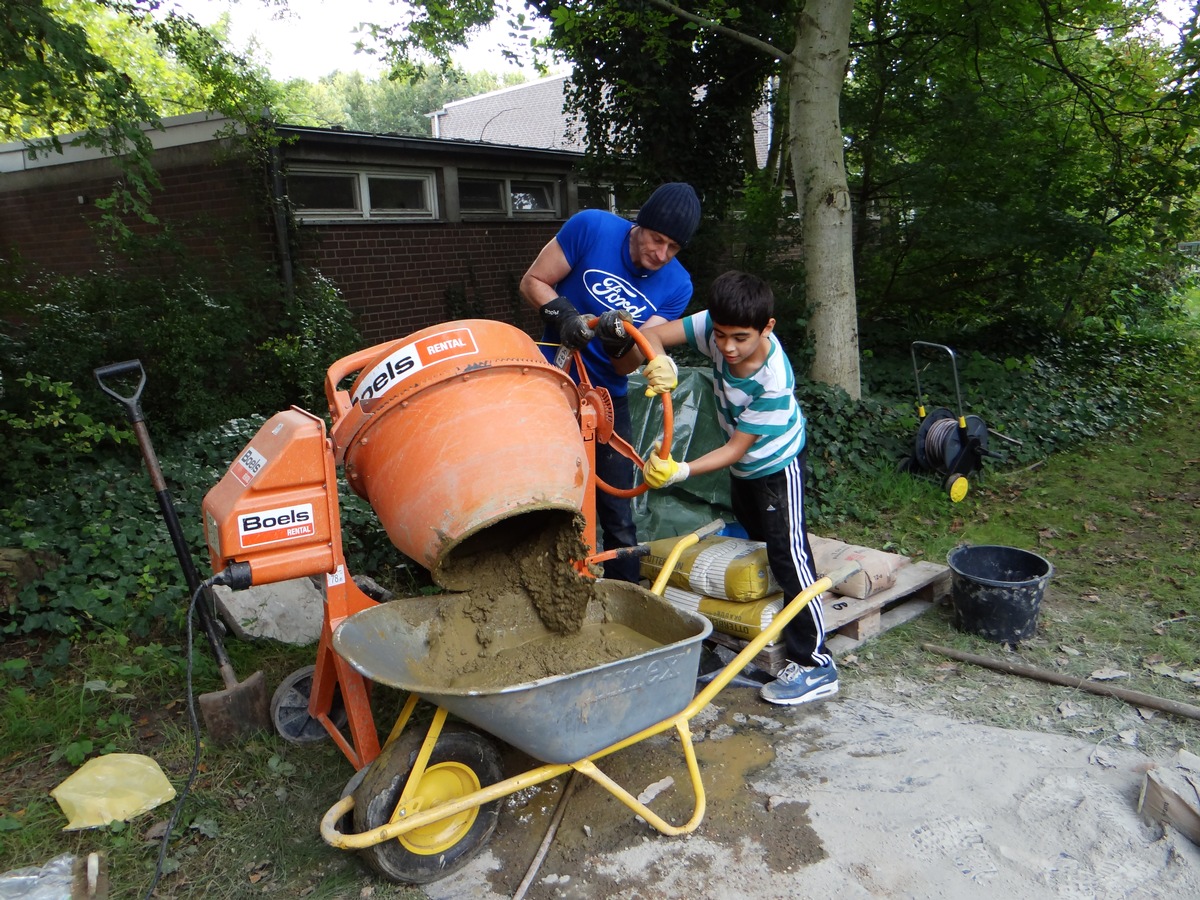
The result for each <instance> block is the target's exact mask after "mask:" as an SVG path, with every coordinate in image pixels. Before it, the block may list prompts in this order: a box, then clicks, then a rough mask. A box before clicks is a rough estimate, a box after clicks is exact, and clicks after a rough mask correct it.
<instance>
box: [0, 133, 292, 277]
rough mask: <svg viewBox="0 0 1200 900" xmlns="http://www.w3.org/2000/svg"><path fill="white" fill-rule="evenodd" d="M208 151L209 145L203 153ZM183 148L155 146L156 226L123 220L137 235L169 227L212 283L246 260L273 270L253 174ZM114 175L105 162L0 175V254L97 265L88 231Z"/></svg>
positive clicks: (61, 268) (65, 266) (140, 263)
mask: <svg viewBox="0 0 1200 900" xmlns="http://www.w3.org/2000/svg"><path fill="white" fill-rule="evenodd" d="M209 153H211V150H210V151H209ZM206 156H207V154H206V155H205V156H200V155H198V154H197V153H196V152H195V151H194V150H192V149H191V148H186V150H185V149H179V148H176V149H175V150H166V151H160V154H159V157H156V160H155V161H156V164H157V165H158V167H159V177H160V180H161V182H162V186H161V188H159V189H158V190H156V191H155V192H154V194H153V197H152V201H151V209H152V212H153V214H154V216H155V217H157V219H158V220H159V223H160V224H152V223H146V222H142V221H139V220H135V219H129V220H128V221H127V224H128V225H129V227H130V229H131V230H132V231H133V232H134V233H135V234H138V235H141V236H152V235H157V234H161V233H162V232H163V230H164V226H166V225H169V226H170V228H171V231H172V234H173V235H174V236H175V237H176V238H177V239H178V240H179V242H180V243H181V244H182V246H183V247H184V248H185V250H186V252H187V254H188V255H189V257H191V258H192V259H193V260H195V259H199V260H201V261H204V262H208V263H210V264H211V267H212V268H211V271H212V274H213V275H214V276H215V277H216V278H217V280H218V281H225V282H229V281H236V278H237V275H238V272H239V270H241V267H243V266H245V265H246V264H247V260H249V261H250V262H249V264H251V265H260V266H264V267H267V268H268V270H269V271H271V272H277V271H278V263H277V257H276V254H275V240H274V231H273V226H272V223H271V220H270V218H269V216H268V215H266V214H265V212H264V211H263V208H262V206H261V204H259V203H258V199H259V198H261V197H262V196H263V193H262V187H261V179H257V178H256V175H255V173H253V172H251V171H249V170H247V169H246V167H245V166H244V165H241V164H237V163H233V162H224V163H214V162H213V161H212V159H211V158H206ZM117 177H118V174H117V172H116V170H115V169H114V168H113V167H112V165H111V164H110V163H108V162H106V161H93V162H86V163H80V164H77V165H73V166H59V167H52V168H47V169H40V170H32V171H30V172H21V173H16V174H9V175H5V176H4V177H3V181H0V257H6V258H10V259H20V260H22V261H23V262H25V263H27V264H30V265H31V266H33V267H35V268H39V269H44V270H47V271H50V272H57V273H63V274H82V273H85V272H88V271H92V270H95V269H97V268H99V267H101V266H102V265H103V264H104V256H103V254H102V252H101V246H102V242H101V240H99V239H98V238H99V235H98V234H97V232H96V226H97V225H98V223H99V222H100V217H101V211H100V210H99V209H98V208H97V207H96V205H95V204H96V201H97V200H99V199H103V198H106V197H108V196H109V195H110V193H111V192H112V189H113V185H114V183H115V182H116V179H117ZM158 262H159V261H158V260H156V259H154V258H153V257H150V258H147V259H140V260H130V259H126V258H118V263H117V264H118V265H123V266H124V267H126V268H129V269H146V268H150V267H152V266H154V265H156V264H158Z"/></svg>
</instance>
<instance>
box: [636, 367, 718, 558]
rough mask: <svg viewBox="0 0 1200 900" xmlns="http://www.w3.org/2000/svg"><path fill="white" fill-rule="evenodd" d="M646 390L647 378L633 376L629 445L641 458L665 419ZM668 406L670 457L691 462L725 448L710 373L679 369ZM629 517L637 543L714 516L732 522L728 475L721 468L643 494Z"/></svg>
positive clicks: (686, 528) (687, 529)
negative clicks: (671, 416)
mask: <svg viewBox="0 0 1200 900" xmlns="http://www.w3.org/2000/svg"><path fill="white" fill-rule="evenodd" d="M645 390H646V381H645V379H643V378H642V377H641V376H640V375H631V376H630V378H629V414H630V416H631V417H632V419H633V446H634V448H635V449H636V450H637V451H638V453H639V454H641V455H642V457H645V456H646V455H647V454H649V452H650V447H651V446H652V445H653V444H654V442H655V441H656V440H657V439H658V436H659V435H661V434H662V421H663V417H662V409H663V407H662V401H661V400H660V399H659V398H658V397H647V396H646V395H645ZM671 404H672V409H673V411H674V440H673V441H672V443H671V455H672V456H673V457H674V458H675V459H685V460H686V459H695V458H696V457H698V456H702V455H704V454H705V453H707V452H708V451H709V450H715V449H716V448H717V447H720V446H723V445H724V443H725V433H724V432H723V431H721V426H720V425H718V424H717V408H716V401H715V400H714V399H713V380H712V371H711V370H710V369H707V368H702V369H701V368H688V367H680V370H679V387H678V388H676V389H675V390H674V391H672V392H671ZM639 480H640V478H639ZM633 517H634V522H635V523H636V524H637V529H638V540H639V541H653V540H657V539H659V538H664V537H675V536H677V535H681V534H687V533H689V532H691V531H694V530H695V529H697V528H699V527H701V526H703V525H707V524H708V523H709V522H711V521H712V520H713V519H716V518H722V519H724V520H725V521H726V522H727V523H732V522H733V514H732V513H731V512H730V508H729V471H728V470H727V469H721V470H720V471H717V472H710V473H709V474H707V475H697V476H696V477H695V478H689V479H688V480H687V481H685V482H683V483H682V484H677V485H674V486H673V487H669V488H665V489H663V490H658V491H654V490H651V491H646V493H644V494H642V495H641V496H640V497H635V498H634V500H633Z"/></svg>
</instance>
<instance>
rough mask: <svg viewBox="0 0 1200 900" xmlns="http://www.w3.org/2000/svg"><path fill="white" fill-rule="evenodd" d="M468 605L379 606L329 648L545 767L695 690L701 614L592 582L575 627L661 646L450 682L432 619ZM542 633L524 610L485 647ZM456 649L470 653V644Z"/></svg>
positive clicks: (630, 728) (345, 625) (626, 586)
mask: <svg viewBox="0 0 1200 900" xmlns="http://www.w3.org/2000/svg"><path fill="white" fill-rule="evenodd" d="M469 602H470V595H469V594H467V593H459V594H443V595H437V596H433V597H421V598H405V599H398V600H392V601H389V602H387V603H383V604H380V605H379V606H376V607H372V608H370V609H366V610H363V611H362V612H359V613H356V614H355V615H353V616H351V617H349V618H348V619H346V620H345V621H344V622H342V623H341V625H340V626H339V627H338V628H337V631H336V632H335V633H334V637H333V646H334V649H335V650H336V651H337V652H338V653H339V654H340V655H341V656H342V657H343V658H344V659H346V661H347V662H349V663H350V665H351V666H353V667H354V668H355V669H356V670H357V671H358V672H360V673H361V674H362V675H363V676H364V677H366V678H368V679H370V680H371V681H375V682H378V683H379V684H384V685H388V686H390V687H394V688H397V689H399V690H403V691H409V692H411V693H413V694H417V695H418V696H420V697H421V698H423V699H425V700H427V701H429V702H431V703H434V704H436V705H438V706H441V707H443V708H445V709H446V710H447V711H449V712H451V713H453V714H454V715H456V716H458V717H459V718H461V719H464V720H465V721H467V722H469V723H470V724H472V725H474V726H475V727H477V728H480V729H482V730H483V731H486V732H488V733H490V734H492V735H494V736H495V737H497V738H500V739H501V740H503V741H505V742H506V743H508V744H510V745H511V746H513V747H516V748H517V749H518V750H521V751H523V752H525V753H527V754H529V755H530V756H532V757H534V758H535V759H539V760H541V761H543V762H547V763H571V762H575V761H576V760H580V759H583V758H585V757H588V756H590V755H592V754H594V753H596V752H598V751H600V750H602V749H604V748H606V747H609V746H611V745H612V744H614V743H617V742H618V741H621V740H623V739H625V738H627V737H629V736H630V735H634V734H637V733H639V732H640V731H642V730H643V729H645V728H648V727H650V726H651V725H654V724H657V723H659V722H661V721H663V720H664V719H667V718H669V717H671V716H674V715H676V714H677V713H679V712H680V711H681V710H682V709H684V708H685V707H686V706H687V704H688V703H689V702H690V701H691V699H692V697H693V695H694V694H695V689H696V677H697V675H698V673H699V669H700V651H701V642H702V641H703V640H704V638H706V637H708V635H709V634H710V633H711V631H712V623H711V622H710V621H709V620H708V619H706V618H705V617H703V616H700V615H698V614H695V613H691V612H688V611H686V610H681V609H678V608H676V607H674V606H672V605H671V604H670V603H669V602H667V601H666V600H663V599H662V598H661V597H659V596H657V595H655V594H653V593H651V592H650V591H647V590H646V589H644V588H642V587H640V586H638V585H634V584H630V583H628V582H624V581H609V580H604V579H601V580H599V581H597V583H596V597H595V598H594V599H592V601H591V602H590V603H589V604H588V609H587V614H586V617H585V619H584V624H585V625H588V624H598V623H615V624H618V625H624V626H626V627H627V628H630V629H632V630H633V631H635V632H637V633H638V634H640V635H642V636H644V637H646V638H648V639H649V640H650V641H651V642H653V643H654V644H657V645H660V646H657V647H655V648H652V649H649V650H647V651H645V652H643V653H639V654H637V655H634V656H630V657H627V658H625V659H620V660H617V661H615V662H610V663H605V664H603V665H598V666H593V667H591V668H586V669H582V670H580V671H577V672H569V673H566V674H562V675H555V676H551V677H546V678H539V679H537V680H534V681H527V682H524V683H519V684H511V685H504V686H501V687H473V686H470V685H455V684H454V683H453V681H454V679H455V676H456V675H458V672H457V671H450V670H449V667H447V666H440V667H438V666H431V665H430V664H429V663H430V657H431V650H432V644H431V642H433V641H439V640H446V639H447V638H446V635H444V634H440V633H439V628H438V623H439V622H440V621H442V620H443V617H446V616H449V615H453V613H454V611H455V607H457V606H460V605H464V604H467V603H469ZM547 633H548V631H547V629H546V628H545V626H544V625H543V624H542V623H541V621H540V620H539V619H538V618H537V615H536V613H535V612H534V611H533V610H532V608H531V609H530V611H529V615H528V616H527V617H523V618H521V619H520V620H519V621H516V622H511V623H510V622H506V623H505V627H504V629H503V631H502V632H499V633H497V634H496V635H495V636H494V641H493V644H492V645H490V646H493V647H496V646H497V644H498V645H500V646H499V647H497V649H504V648H513V647H519V646H521V645H523V644H525V643H528V642H529V641H532V640H536V639H537V638H540V637H543V636H544V635H546V634H547ZM463 649H464V652H469V653H470V654H471V656H474V655H476V654H477V652H478V646H477V645H472V646H471V647H469V648H468V647H465V646H464V648H463ZM445 651H446V648H445V647H439V649H438V652H439V654H444V653H445ZM442 669H445V670H446V671H441V670H442Z"/></svg>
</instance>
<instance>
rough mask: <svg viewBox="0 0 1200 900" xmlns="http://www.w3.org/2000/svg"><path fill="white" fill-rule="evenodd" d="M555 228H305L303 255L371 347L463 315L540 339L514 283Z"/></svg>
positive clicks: (504, 224) (521, 225)
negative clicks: (340, 300)
mask: <svg viewBox="0 0 1200 900" xmlns="http://www.w3.org/2000/svg"><path fill="white" fill-rule="evenodd" d="M560 224H561V223H559V222H544V221H543V222H513V221H503V222H492V223H486V224H471V223H464V224H438V223H429V224H420V225H417V224H402V225H382V224H350V223H345V224H337V225H312V226H303V225H302V226H301V227H300V243H301V258H302V259H303V260H304V261H305V262H308V263H310V264H314V265H316V266H317V267H318V268H319V269H320V270H321V272H323V273H324V274H325V275H326V277H328V278H329V279H330V280H331V281H333V283H334V284H336V285H337V287H338V289H339V291H340V292H341V294H342V296H343V297H344V298H345V300H346V302H347V303H348V304H349V305H350V308H351V310H353V312H354V314H355V321H356V323H357V325H358V328H359V331H360V332H361V333H362V335H363V337H364V339H365V340H366V341H367V343H369V344H377V343H381V342H383V341H388V340H392V339H394V338H398V337H403V336H404V335H406V334H411V333H412V332H414V331H418V330H420V329H422V328H425V327H427V326H430V325H436V324H438V323H440V322H447V321H451V320H454V319H467V318H488V319H499V320H501V321H505V322H509V323H511V324H514V325H517V326H518V327H520V328H524V329H526V330H528V331H529V332H530V333H531V334H540V331H541V328H540V325H539V324H538V322H537V318H536V316H535V315H534V313H533V311H532V310H530V309H529V308H528V307H527V306H526V305H525V303H524V302H523V301H522V300H521V299H520V296H519V295H518V293H517V286H518V284H519V282H520V280H521V276H522V275H523V274H524V273H525V270H526V269H528V268H529V265H530V263H532V262H533V260H534V258H535V257H536V256H537V255H538V252H539V251H540V250H541V249H542V247H543V246H544V245H545V244H546V242H547V241H549V240H550V238H552V237H554V235H555V234H556V233H557V232H558V228H559V226H560Z"/></svg>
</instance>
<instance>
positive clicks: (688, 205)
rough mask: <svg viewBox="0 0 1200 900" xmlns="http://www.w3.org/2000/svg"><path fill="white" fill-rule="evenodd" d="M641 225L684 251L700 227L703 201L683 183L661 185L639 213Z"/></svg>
mask: <svg viewBox="0 0 1200 900" xmlns="http://www.w3.org/2000/svg"><path fill="white" fill-rule="evenodd" d="M636 221H637V224H638V225H640V226H642V227H643V228H649V229H650V230H651V231H657V232H658V233H659V234H665V235H666V236H667V237H669V238H670V239H671V240H673V241H675V242H676V243H677V244H679V246H681V247H684V246H686V245H687V243H688V241H690V240H691V239H692V235H694V234H695V233H696V228H697V227H698V226H699V225H700V198H699V197H697V196H696V191H695V189H694V188H693V187H692V186H691V185H690V184H685V183H684V182H682V181H672V182H670V183H669V184H664V185H661V186H660V187H659V188H658V189H657V190H656V191H655V192H654V193H653V194H651V195H650V199H649V200H647V201H646V202H645V203H643V204H642V208H641V209H640V210H638V214H637V220H636Z"/></svg>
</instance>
